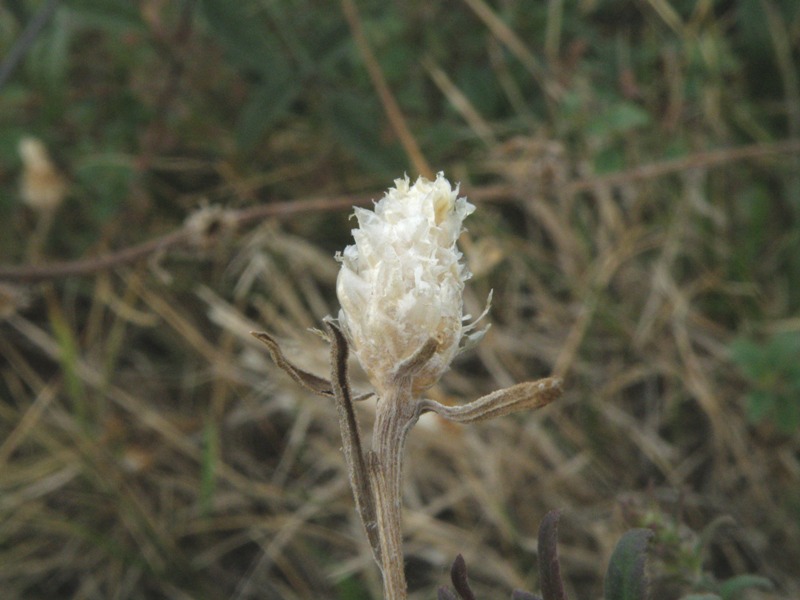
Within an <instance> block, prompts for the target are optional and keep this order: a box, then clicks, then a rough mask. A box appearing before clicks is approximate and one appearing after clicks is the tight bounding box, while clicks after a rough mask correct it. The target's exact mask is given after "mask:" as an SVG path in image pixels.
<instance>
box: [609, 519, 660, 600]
mask: <svg viewBox="0 0 800 600" xmlns="http://www.w3.org/2000/svg"><path fill="white" fill-rule="evenodd" d="M652 537H653V532H652V531H651V530H650V529H632V530H631V531H627V532H626V533H625V534H624V535H623V536H622V538H621V539H620V541H619V542H617V546H616V548H614V552H613V554H612V555H611V561H610V562H609V563H608V570H607V571H606V579H605V584H604V592H603V594H604V598H605V600H645V599H646V598H647V574H646V572H645V562H646V559H647V556H646V551H647V544H648V542H649V541H650V539H651V538H652Z"/></svg>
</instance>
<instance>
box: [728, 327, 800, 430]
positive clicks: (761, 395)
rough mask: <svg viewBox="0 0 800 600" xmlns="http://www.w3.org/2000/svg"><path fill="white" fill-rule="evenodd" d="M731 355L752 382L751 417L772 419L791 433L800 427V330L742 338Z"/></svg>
mask: <svg viewBox="0 0 800 600" xmlns="http://www.w3.org/2000/svg"><path fill="white" fill-rule="evenodd" d="M730 352H731V358H732V359H733V361H734V362H735V363H736V365H737V366H738V367H739V368H740V369H741V371H742V373H743V374H744V376H745V377H746V378H747V380H748V382H749V384H750V390H749V391H748V392H747V396H746V399H747V417H748V419H749V420H750V422H752V423H761V422H763V421H769V422H771V423H772V424H773V425H775V427H777V428H778V429H779V430H781V431H783V432H786V433H791V432H793V431H796V430H797V428H798V426H800V361H798V357H800V332H793V331H787V332H781V333H777V334H775V335H773V336H771V337H769V338H767V339H766V340H763V341H759V340H754V339H751V338H744V337H742V338H739V339H737V340H735V341H734V342H732V343H731V346H730Z"/></svg>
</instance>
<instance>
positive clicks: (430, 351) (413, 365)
mask: <svg viewBox="0 0 800 600" xmlns="http://www.w3.org/2000/svg"><path fill="white" fill-rule="evenodd" d="M438 349H439V342H437V341H436V339H435V338H428V341H427V342H425V343H424V344H423V345H422V346H420V348H419V349H418V350H417V351H416V352H414V354H412V355H411V356H410V357H408V358H407V359H405V360H404V361H403V362H401V363H400V365H399V366H398V367H397V370H396V371H395V374H394V376H395V378H396V379H398V380H400V379H406V378H408V377H413V376H414V375H416V374H417V373H418V372H419V370H420V369H421V368H422V367H424V366H425V365H426V364H427V363H428V361H429V360H430V359H431V357H432V356H433V355H434V354H436V351H437V350H438Z"/></svg>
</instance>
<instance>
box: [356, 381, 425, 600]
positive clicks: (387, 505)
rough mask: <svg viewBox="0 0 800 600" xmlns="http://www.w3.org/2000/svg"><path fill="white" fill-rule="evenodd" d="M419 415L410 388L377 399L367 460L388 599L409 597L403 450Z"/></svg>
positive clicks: (386, 597)
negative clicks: (404, 542) (404, 548)
mask: <svg viewBox="0 0 800 600" xmlns="http://www.w3.org/2000/svg"><path fill="white" fill-rule="evenodd" d="M418 416H419V412H418V410H417V408H416V405H415V403H414V401H413V398H412V396H411V386H410V385H408V384H405V385H398V386H396V387H395V388H394V389H391V390H388V393H386V394H383V395H382V396H381V397H380V399H379V400H378V405H377V412H376V420H375V429H374V430H373V434H372V448H373V451H372V453H370V457H369V461H368V467H367V468H368V469H369V476H370V479H371V480H372V489H373V492H374V494H375V509H376V517H377V522H378V535H379V539H380V546H381V552H380V556H381V571H382V573H383V595H384V598H385V600H404V599H405V598H406V592H407V590H406V576H405V564H404V560H403V531H402V515H401V512H402V506H403V488H402V482H403V449H404V447H405V441H406V436H407V435H408V432H409V430H410V429H411V427H413V425H414V423H416V421H417V418H418Z"/></svg>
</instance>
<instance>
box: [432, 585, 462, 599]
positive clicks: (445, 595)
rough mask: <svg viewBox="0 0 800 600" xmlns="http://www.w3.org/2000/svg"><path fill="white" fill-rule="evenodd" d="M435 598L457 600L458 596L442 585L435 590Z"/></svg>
mask: <svg viewBox="0 0 800 600" xmlns="http://www.w3.org/2000/svg"><path fill="white" fill-rule="evenodd" d="M436 598H437V600H458V596H456V595H455V594H454V593H453V590H451V589H450V588H449V587H447V586H444V585H443V586H442V587H440V588H439V589H438V591H437V592H436Z"/></svg>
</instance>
